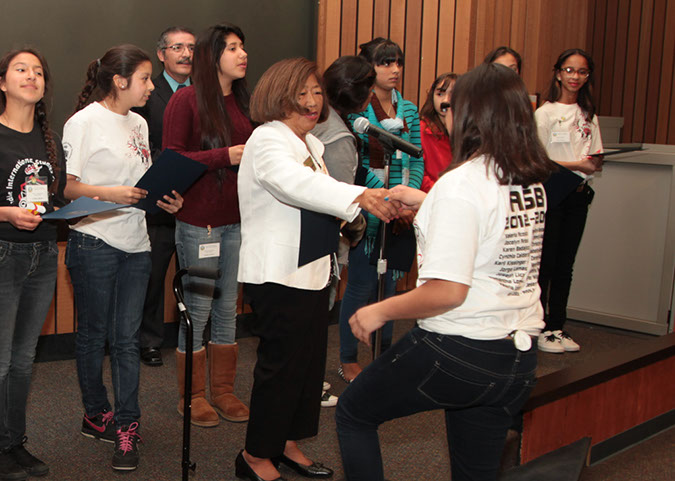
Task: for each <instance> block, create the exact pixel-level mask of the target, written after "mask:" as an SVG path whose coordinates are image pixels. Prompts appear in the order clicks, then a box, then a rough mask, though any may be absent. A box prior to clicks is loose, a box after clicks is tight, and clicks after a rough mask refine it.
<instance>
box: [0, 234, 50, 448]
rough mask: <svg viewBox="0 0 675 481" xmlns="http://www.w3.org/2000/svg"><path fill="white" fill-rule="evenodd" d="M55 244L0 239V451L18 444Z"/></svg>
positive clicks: (45, 308) (47, 298)
mask: <svg viewBox="0 0 675 481" xmlns="http://www.w3.org/2000/svg"><path fill="white" fill-rule="evenodd" d="M57 259H58V250H57V247H56V242H54V241H42V242H30V243H20V242H6V241H0V313H2V315H0V450H1V449H5V448H9V447H14V446H17V445H19V444H21V441H22V440H23V436H24V434H25V432H26V400H27V399H28V391H29V389H30V378H31V373H32V370H33V360H34V359H35V346H36V345H37V341H38V337H39V336H40V330H41V329H42V325H43V324H44V322H45V318H46V317H47V312H49V306H50V305H51V303H52V298H53V297H54V285H55V283H56V262H57Z"/></svg>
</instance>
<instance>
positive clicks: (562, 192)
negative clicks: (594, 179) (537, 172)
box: [544, 165, 584, 209]
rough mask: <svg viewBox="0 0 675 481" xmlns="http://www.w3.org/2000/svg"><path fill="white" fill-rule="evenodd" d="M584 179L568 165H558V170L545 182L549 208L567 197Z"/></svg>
mask: <svg viewBox="0 0 675 481" xmlns="http://www.w3.org/2000/svg"><path fill="white" fill-rule="evenodd" d="M583 181H584V178H583V177H581V176H580V175H577V174H575V173H574V172H572V171H571V170H570V169H568V168H567V167H563V166H562V165H558V170H557V171H556V172H554V173H553V174H552V175H551V177H549V179H548V180H547V181H546V182H544V189H545V190H546V203H547V208H548V209H551V208H552V207H555V206H557V205H558V204H560V203H561V202H562V201H563V200H565V197H567V196H568V195H570V194H571V193H572V192H573V191H574V190H575V189H576V188H577V187H579V185H580V184H581V183H582V182H583Z"/></svg>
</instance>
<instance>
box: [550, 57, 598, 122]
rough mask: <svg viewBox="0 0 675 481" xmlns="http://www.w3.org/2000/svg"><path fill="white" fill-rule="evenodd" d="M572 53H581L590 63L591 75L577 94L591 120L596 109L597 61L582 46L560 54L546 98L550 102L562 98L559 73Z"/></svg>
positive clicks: (585, 113)
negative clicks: (594, 91)
mask: <svg viewBox="0 0 675 481" xmlns="http://www.w3.org/2000/svg"><path fill="white" fill-rule="evenodd" d="M572 55H581V56H582V57H584V58H585V59H586V63H587V64H588V71H589V75H588V78H587V79H586V83H585V84H584V85H583V86H582V87H581V88H580V89H579V93H578V94H577V105H578V106H579V107H580V108H581V111H582V112H583V113H584V115H585V116H586V120H588V121H589V122H591V121H592V120H593V117H594V116H595V111H596V108H595V100H594V99H593V70H595V63H594V62H593V59H592V58H591V56H590V55H589V54H588V53H586V52H585V51H583V50H581V49H580V48H570V49H568V50H565V51H564V52H563V53H561V54H560V56H559V57H558V60H556V62H555V65H554V66H553V78H552V79H551V85H550V86H549V89H548V96H547V97H546V100H547V101H548V102H557V101H558V100H559V99H560V96H561V95H562V87H561V82H560V80H558V74H560V71H561V69H562V65H563V63H565V60H567V59H568V58H569V57H571V56H572ZM561 75H562V74H561Z"/></svg>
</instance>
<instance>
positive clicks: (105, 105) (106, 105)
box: [101, 99, 112, 112]
mask: <svg viewBox="0 0 675 481" xmlns="http://www.w3.org/2000/svg"><path fill="white" fill-rule="evenodd" d="M101 102H102V103H103V106H104V107H105V108H106V109H108V110H110V107H108V104H107V103H105V99H103V100H101ZM110 111H111V112H112V110H110Z"/></svg>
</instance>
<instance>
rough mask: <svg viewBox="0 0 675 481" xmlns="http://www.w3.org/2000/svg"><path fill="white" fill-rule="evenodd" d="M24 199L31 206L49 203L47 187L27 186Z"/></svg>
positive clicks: (39, 185) (41, 185) (43, 185)
mask: <svg viewBox="0 0 675 481" xmlns="http://www.w3.org/2000/svg"><path fill="white" fill-rule="evenodd" d="M24 192H25V194H26V195H25V196H24V199H25V200H26V202H30V203H33V204H39V203H46V202H49V187H48V186H47V185H46V184H28V185H26V187H25V191H24Z"/></svg>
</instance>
